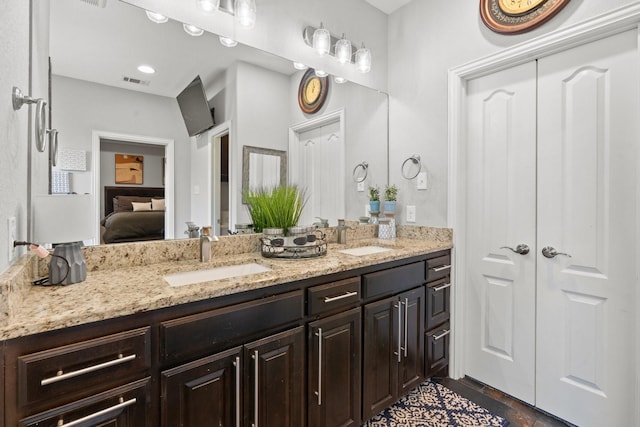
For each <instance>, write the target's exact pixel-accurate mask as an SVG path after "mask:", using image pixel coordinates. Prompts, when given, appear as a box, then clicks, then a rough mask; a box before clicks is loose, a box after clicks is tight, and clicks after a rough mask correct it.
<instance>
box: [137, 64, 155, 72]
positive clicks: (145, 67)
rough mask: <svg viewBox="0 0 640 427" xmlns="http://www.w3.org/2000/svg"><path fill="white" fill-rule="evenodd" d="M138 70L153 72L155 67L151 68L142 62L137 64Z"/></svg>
mask: <svg viewBox="0 0 640 427" xmlns="http://www.w3.org/2000/svg"><path fill="white" fill-rule="evenodd" d="M138 71H140V72H141V73H145V74H154V73H155V72H156V69H155V68H153V67H152V66H151V65H145V64H142V65H138Z"/></svg>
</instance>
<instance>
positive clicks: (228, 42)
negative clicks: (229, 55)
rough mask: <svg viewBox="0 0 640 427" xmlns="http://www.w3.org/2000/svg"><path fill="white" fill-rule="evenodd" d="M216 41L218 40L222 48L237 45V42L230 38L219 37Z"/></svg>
mask: <svg viewBox="0 0 640 427" xmlns="http://www.w3.org/2000/svg"><path fill="white" fill-rule="evenodd" d="M218 40H220V44H221V45H222V46H224V47H235V46H237V45H238V42H237V41H235V40H234V39H232V38H230V37H225V36H219V37H218Z"/></svg>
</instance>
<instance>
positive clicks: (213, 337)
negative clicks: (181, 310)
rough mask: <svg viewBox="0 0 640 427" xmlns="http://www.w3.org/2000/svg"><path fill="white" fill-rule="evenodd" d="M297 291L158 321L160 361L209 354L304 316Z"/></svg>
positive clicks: (302, 301) (300, 294) (302, 299)
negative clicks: (159, 322)
mask: <svg viewBox="0 0 640 427" xmlns="http://www.w3.org/2000/svg"><path fill="white" fill-rule="evenodd" d="M303 310H304V298H303V294H302V291H301V290H297V291H293V292H288V293H285V294H281V295H275V296H272V297H268V298H264V299H261V300H256V301H249V302H246V303H242V304H235V305H231V306H228V307H223V308H219V309H215V310H210V311H205V312H203V313H198V314H194V315H191V316H185V317H180V318H178V319H173V320H169V321H166V322H162V323H161V324H160V338H161V346H162V347H161V358H162V361H163V362H173V361H184V360H187V359H189V358H191V357H198V356H203V355H206V354H211V352H212V351H215V350H216V348H221V347H222V346H225V345H232V344H233V343H235V342H238V341H240V340H241V339H243V338H246V337H250V336H252V335H256V334H258V333H259V332H260V331H267V330H269V329H272V328H276V327H278V326H283V325H286V324H289V323H293V322H296V321H298V320H300V319H302V318H303V317H304V313H303Z"/></svg>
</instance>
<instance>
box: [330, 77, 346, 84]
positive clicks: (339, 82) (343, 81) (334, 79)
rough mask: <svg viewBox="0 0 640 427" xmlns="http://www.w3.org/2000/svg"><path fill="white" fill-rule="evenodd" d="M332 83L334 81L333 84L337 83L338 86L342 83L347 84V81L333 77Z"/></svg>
mask: <svg viewBox="0 0 640 427" xmlns="http://www.w3.org/2000/svg"><path fill="white" fill-rule="evenodd" d="M333 81H334V82H336V83H338V84H339V85H340V84H342V83H346V82H347V79H345V78H344V77H340V76H335V77H334V78H333Z"/></svg>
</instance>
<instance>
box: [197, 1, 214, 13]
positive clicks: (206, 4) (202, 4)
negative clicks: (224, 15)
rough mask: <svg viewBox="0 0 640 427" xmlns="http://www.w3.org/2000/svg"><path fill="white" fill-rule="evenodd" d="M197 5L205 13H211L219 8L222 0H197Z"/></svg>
mask: <svg viewBox="0 0 640 427" xmlns="http://www.w3.org/2000/svg"><path fill="white" fill-rule="evenodd" d="M196 5H197V6H198V9H200V10H201V11H203V12H204V13H211V12H215V11H216V10H218V7H219V6H220V0H196Z"/></svg>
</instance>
